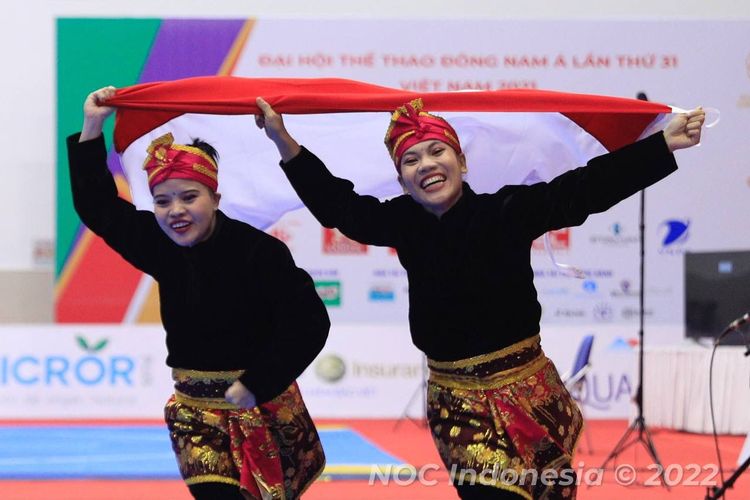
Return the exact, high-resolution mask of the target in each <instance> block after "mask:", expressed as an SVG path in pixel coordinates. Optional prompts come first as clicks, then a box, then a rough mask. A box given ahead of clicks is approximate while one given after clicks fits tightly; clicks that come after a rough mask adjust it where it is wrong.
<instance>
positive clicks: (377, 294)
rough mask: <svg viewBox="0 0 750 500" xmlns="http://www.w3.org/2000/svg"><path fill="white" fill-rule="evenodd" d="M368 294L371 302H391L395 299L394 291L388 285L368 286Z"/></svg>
mask: <svg viewBox="0 0 750 500" xmlns="http://www.w3.org/2000/svg"><path fill="white" fill-rule="evenodd" d="M368 296H369V299H370V301H371V302H393V301H394V300H396V292H395V291H394V290H393V287H392V286H390V285H374V286H372V287H371V288H370V291H369V292H368Z"/></svg>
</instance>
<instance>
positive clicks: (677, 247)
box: [659, 219, 690, 255]
mask: <svg viewBox="0 0 750 500" xmlns="http://www.w3.org/2000/svg"><path fill="white" fill-rule="evenodd" d="M689 228H690V221H689V220H687V219H668V220H666V221H664V222H662V223H661V224H660V225H659V238H660V239H661V245H660V248H659V253H660V254H666V255H682V254H683V253H685V248H684V247H685V242H687V240H688V238H689V237H690V234H689V231H688V229H689Z"/></svg>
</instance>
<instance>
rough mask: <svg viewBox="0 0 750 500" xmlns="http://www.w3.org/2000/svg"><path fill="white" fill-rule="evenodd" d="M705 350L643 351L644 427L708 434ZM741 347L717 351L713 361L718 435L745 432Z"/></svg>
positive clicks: (748, 383)
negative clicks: (645, 425)
mask: <svg viewBox="0 0 750 500" xmlns="http://www.w3.org/2000/svg"><path fill="white" fill-rule="evenodd" d="M711 350H712V349H711V347H701V346H698V345H685V346H658V347H646V349H645V351H644V356H643V357H644V365H643V366H644V367H643V376H644V380H645V383H644V392H643V416H644V417H645V419H646V424H647V425H648V426H649V427H665V428H669V429H677V430H684V431H688V432H699V433H711V432H712V430H711V410H710V407H709V392H708V389H709V384H708V377H709V361H710V359H711ZM744 353H745V348H744V347H739V346H725V347H719V349H718V350H717V352H716V356H715V358H714V367H713V386H714V414H715V416H716V430H717V432H719V433H720V434H746V433H748V432H749V431H750V357H746V356H744Z"/></svg>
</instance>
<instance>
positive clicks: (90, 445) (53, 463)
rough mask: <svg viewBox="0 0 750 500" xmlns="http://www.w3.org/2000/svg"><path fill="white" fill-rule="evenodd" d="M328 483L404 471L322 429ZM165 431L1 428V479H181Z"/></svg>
mask: <svg viewBox="0 0 750 500" xmlns="http://www.w3.org/2000/svg"><path fill="white" fill-rule="evenodd" d="M319 432H320V439H321V441H322V442H323V448H324V450H325V453H326V459H327V464H326V469H325V470H324V471H323V477H324V478H325V479H359V478H369V477H370V473H371V469H372V467H373V465H375V466H379V467H381V468H387V467H388V466H393V467H394V468H396V469H397V468H399V467H401V466H403V461H402V460H400V459H398V458H396V457H394V456H392V455H389V454H388V453H386V452H385V451H383V450H381V449H380V448H378V447H377V446H376V445H374V444H373V443H371V442H370V441H368V440H367V439H365V438H364V437H362V436H361V435H360V434H358V433H357V432H355V431H353V430H352V429H349V428H347V427H334V428H326V427H322V428H320V429H319ZM179 477H180V475H179V472H178V470H177V464H176V462H175V458H174V454H173V453H172V448H171V443H170V441H169V436H168V434H167V430H166V427H165V426H137V427H125V426H95V427H63V426H54V427H0V479H74V478H76V479H78V478H113V479H179Z"/></svg>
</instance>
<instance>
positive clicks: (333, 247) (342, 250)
mask: <svg viewBox="0 0 750 500" xmlns="http://www.w3.org/2000/svg"><path fill="white" fill-rule="evenodd" d="M323 253H325V254H336V255H347V254H348V255H363V254H366V253H367V245H363V244H362V243H357V242H356V241H354V240H350V239H349V238H347V237H346V236H344V235H343V234H341V233H340V232H339V231H338V230H337V229H329V228H327V227H324V228H323Z"/></svg>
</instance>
